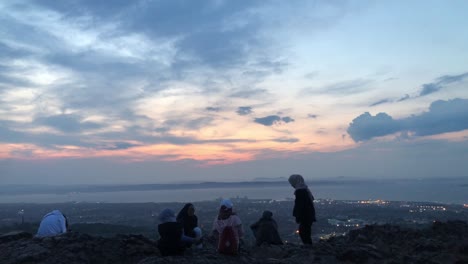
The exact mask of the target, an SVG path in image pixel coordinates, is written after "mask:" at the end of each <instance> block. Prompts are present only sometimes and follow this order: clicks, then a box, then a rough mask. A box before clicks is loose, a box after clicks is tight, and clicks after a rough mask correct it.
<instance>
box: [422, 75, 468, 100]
mask: <svg viewBox="0 0 468 264" xmlns="http://www.w3.org/2000/svg"><path fill="white" fill-rule="evenodd" d="M467 77H468V72H465V73H462V74H458V75H444V76H441V77H439V78H437V79H436V80H435V82H432V83H426V84H423V85H422V90H421V92H420V93H419V96H425V95H428V94H431V93H435V92H438V91H440V90H441V89H443V88H445V86H446V85H448V84H452V83H457V82H461V81H464V80H465V79H466V78H467Z"/></svg>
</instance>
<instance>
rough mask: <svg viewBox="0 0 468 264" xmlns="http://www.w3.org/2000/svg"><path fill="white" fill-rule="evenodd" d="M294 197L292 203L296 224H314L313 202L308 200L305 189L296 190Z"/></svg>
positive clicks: (307, 193)
mask: <svg viewBox="0 0 468 264" xmlns="http://www.w3.org/2000/svg"><path fill="white" fill-rule="evenodd" d="M294 195H295V196H296V199H295V201H294V209H293V216H294V217H296V222H297V223H301V224H312V222H315V221H316V219H315V208H314V202H313V200H311V199H310V197H309V192H308V191H307V189H297V190H296V191H295V192H294Z"/></svg>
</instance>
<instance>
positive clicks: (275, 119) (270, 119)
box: [254, 115, 294, 126]
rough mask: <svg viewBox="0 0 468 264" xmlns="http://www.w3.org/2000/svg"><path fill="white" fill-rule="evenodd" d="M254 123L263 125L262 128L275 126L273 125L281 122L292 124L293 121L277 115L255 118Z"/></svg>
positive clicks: (287, 117)
mask: <svg viewBox="0 0 468 264" xmlns="http://www.w3.org/2000/svg"><path fill="white" fill-rule="evenodd" d="M254 122H255V123H258V124H261V125H264V126H272V125H275V124H280V123H282V122H284V123H290V122H294V119H292V118H291V117H289V116H285V117H280V116H277V115H270V116H266V117H260V118H255V119H254Z"/></svg>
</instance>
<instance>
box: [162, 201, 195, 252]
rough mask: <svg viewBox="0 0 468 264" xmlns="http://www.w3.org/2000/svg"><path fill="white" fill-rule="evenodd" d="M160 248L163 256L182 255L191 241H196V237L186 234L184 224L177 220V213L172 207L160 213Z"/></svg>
mask: <svg viewBox="0 0 468 264" xmlns="http://www.w3.org/2000/svg"><path fill="white" fill-rule="evenodd" d="M158 218H159V221H160V222H161V224H159V225H158V232H159V236H160V239H159V240H158V248H159V251H161V255H163V256H175V255H182V254H183V253H184V250H185V249H186V247H187V245H188V244H189V243H193V242H194V241H195V239H194V238H191V237H188V236H184V231H183V226H182V224H181V223H178V222H177V221H176V217H175V213H174V211H172V210H171V209H164V210H163V211H162V212H161V213H160V214H159V217H158Z"/></svg>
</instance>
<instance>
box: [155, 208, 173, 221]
mask: <svg viewBox="0 0 468 264" xmlns="http://www.w3.org/2000/svg"><path fill="white" fill-rule="evenodd" d="M158 219H159V221H160V222H161V223H167V222H175V221H176V217H175V213H174V211H172V210H171V209H169V208H166V209H164V210H162V211H161V213H159V216H158Z"/></svg>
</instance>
